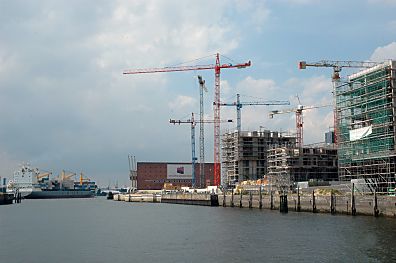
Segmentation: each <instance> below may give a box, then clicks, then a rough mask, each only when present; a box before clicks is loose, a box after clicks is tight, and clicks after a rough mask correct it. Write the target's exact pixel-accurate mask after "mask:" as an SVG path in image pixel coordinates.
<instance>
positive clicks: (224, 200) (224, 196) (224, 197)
mask: <svg viewBox="0 0 396 263" xmlns="http://www.w3.org/2000/svg"><path fill="white" fill-rule="evenodd" d="M226 206H227V205H226V191H225V190H224V191H223V207H226Z"/></svg>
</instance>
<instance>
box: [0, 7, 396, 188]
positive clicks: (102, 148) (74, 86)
mask: <svg viewBox="0 0 396 263" xmlns="http://www.w3.org/2000/svg"><path fill="white" fill-rule="evenodd" d="M395 11H396V0H350V1H341V0H334V1H325V0H316V1H315V0H277V1H275V0H274V1H269V0H267V1H264V0H263V1H253V0H252V1H249V0H217V1H209V0H199V1H198V0H197V1H195V0H191V1H177V0H167V1H163V0H162V1H161V0H144V1H143V0H136V1H121V0H114V1H106V0H95V1H88V0H87V1H77V0H68V1H60V0H59V1H58V0H57V1H54V0H41V1H29V0H26V1H22V0H14V1H7V0H0V176H2V177H10V176H11V175H12V173H13V171H14V170H16V169H17V168H18V166H19V165H20V164H21V163H23V162H29V163H30V164H31V165H32V166H34V167H38V168H40V169H41V170H44V171H52V172H53V173H54V174H58V173H59V172H60V171H61V170H63V169H64V170H67V171H72V172H76V173H80V172H84V174H85V175H86V176H87V177H89V178H91V179H93V180H95V181H96V182H97V183H99V185H102V186H103V185H108V184H112V185H113V184H115V182H118V184H119V185H123V184H128V182H129V181H128V173H129V168H128V154H131V155H134V156H136V159H137V161H141V162H145V161H146V162H147V161H151V162H157V161H159V162H161V161H164V162H189V161H191V138H190V125H188V124H184V125H180V126H179V125H171V124H169V119H170V118H172V119H181V120H186V119H188V118H190V116H191V113H192V112H194V113H196V114H197V116H198V115H199V85H198V80H197V75H202V77H203V78H204V79H205V81H206V86H207V88H208V92H207V93H205V94H204V100H205V102H204V112H205V116H206V118H207V119H211V118H213V106H212V105H213V100H214V71H213V70H205V71H185V72H170V73H157V74H140V75H123V74H122V73H123V72H124V70H128V69H136V68H153V67H165V66H177V65H201V64H214V63H215V54H216V53H220V55H221V57H220V59H221V63H232V64H236V63H245V62H247V61H251V63H252V65H251V67H249V68H245V69H223V70H222V71H221V100H222V102H234V101H235V100H236V94H237V93H239V94H241V101H244V102H250V101H265V100H289V101H290V106H271V107H269V106H255V107H253V106H245V107H243V108H242V129H243V130H259V129H260V127H261V128H262V129H269V130H278V131H283V132H289V133H291V134H292V133H295V128H294V127H295V119H294V114H282V115H276V116H275V117H274V118H273V119H269V118H268V112H269V111H270V110H281V109H285V108H293V107H296V106H297V105H298V104H300V103H301V104H302V105H304V106H318V105H326V104H331V103H332V93H331V91H332V84H331V73H332V69H331V68H308V69H306V70H299V69H298V68H297V64H298V61H301V60H304V61H308V62H316V61H320V60H324V59H326V60H356V61H368V60H371V61H383V60H386V59H396V19H395V16H394V13H395ZM185 62H187V63H185ZM355 71H356V70H355ZM353 72H354V71H347V70H343V71H342V76H343V77H346V76H347V75H348V74H351V73H353ZM297 96H298V98H299V100H300V102H299V101H298V99H297ZM332 116H333V114H332V109H331V107H324V108H320V109H316V110H309V111H308V110H307V111H305V112H304V143H316V142H323V141H324V133H325V132H327V131H329V129H330V128H331V127H332V120H333V117H332ZM221 118H222V119H228V118H231V119H234V120H235V119H236V109H235V108H234V107H222V108H221ZM235 127H236V123H231V124H222V125H221V131H222V132H226V131H233V130H235ZM198 134H199V132H198V129H197V131H196V136H197V155H198ZM205 158H206V161H208V162H210V161H213V126H212V124H207V125H206V126H205Z"/></svg>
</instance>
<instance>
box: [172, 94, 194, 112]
mask: <svg viewBox="0 0 396 263" xmlns="http://www.w3.org/2000/svg"><path fill="white" fill-rule="evenodd" d="M196 106H197V100H196V99H195V98H193V97H189V96H184V95H179V96H177V97H176V98H175V99H174V100H173V101H170V102H169V103H168V107H169V108H170V109H171V110H174V111H177V112H188V110H191V109H193V108H196Z"/></svg>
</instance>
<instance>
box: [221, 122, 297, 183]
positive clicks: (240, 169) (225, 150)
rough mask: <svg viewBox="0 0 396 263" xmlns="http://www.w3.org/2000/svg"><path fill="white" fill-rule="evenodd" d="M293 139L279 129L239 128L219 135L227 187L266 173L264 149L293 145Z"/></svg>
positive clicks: (261, 176)
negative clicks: (242, 129)
mask: <svg viewBox="0 0 396 263" xmlns="http://www.w3.org/2000/svg"><path fill="white" fill-rule="evenodd" d="M295 144H296V138H295V137H292V136H283V135H282V134H281V133H280V132H275V131H274V132H273V131H269V130H264V131H252V132H248V131H242V132H238V131H235V132H229V133H225V134H224V135H223V138H222V169H223V173H224V175H225V177H226V182H227V185H228V186H229V187H233V186H235V184H236V183H237V182H242V181H246V180H257V179H261V178H263V177H264V175H265V174H266V173H267V167H268V164H267V151H268V149H270V148H272V147H274V146H295Z"/></svg>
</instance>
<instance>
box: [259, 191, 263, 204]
mask: <svg viewBox="0 0 396 263" xmlns="http://www.w3.org/2000/svg"><path fill="white" fill-rule="evenodd" d="M259 208H260V209H262V208H263V194H262V192H261V186H260V192H259Z"/></svg>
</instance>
